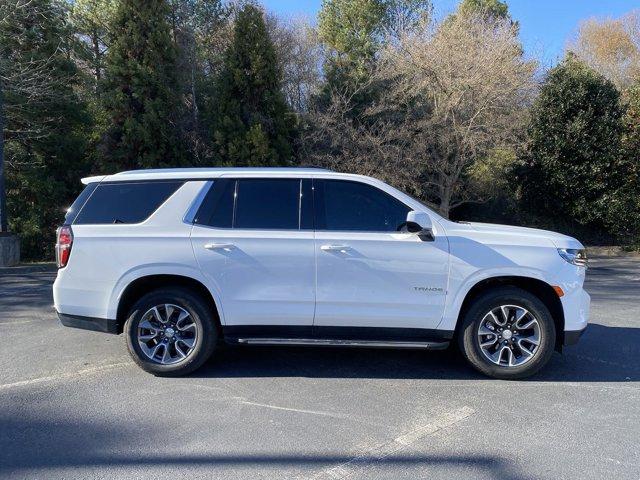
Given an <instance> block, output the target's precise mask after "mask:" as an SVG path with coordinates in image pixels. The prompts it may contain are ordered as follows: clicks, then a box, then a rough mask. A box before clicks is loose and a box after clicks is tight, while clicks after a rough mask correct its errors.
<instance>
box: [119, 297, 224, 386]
mask: <svg viewBox="0 0 640 480" xmlns="http://www.w3.org/2000/svg"><path fill="white" fill-rule="evenodd" d="M213 315H214V312H211V309H210V308H209V306H208V305H207V303H206V302H204V301H203V300H202V299H201V298H200V297H199V296H198V295H195V294H193V293H191V292H190V291H188V290H186V289H182V288H163V289H159V290H155V291H152V292H150V293H148V294H146V295H144V296H143V297H142V298H140V300H138V301H137V302H136V304H135V305H134V306H133V308H132V309H131V311H130V313H129V316H128V319H127V322H126V324H125V328H124V330H125V334H126V338H127V347H128V349H129V353H130V354H131V357H132V358H133V360H134V361H135V362H136V363H137V364H138V365H139V366H140V367H141V368H142V369H143V370H146V371H147V372H150V373H153V374H154V375H157V376H181V375H186V374H188V373H191V372H193V371H194V370H196V369H197V368H199V367H200V366H201V365H202V364H203V363H204V362H206V361H207V359H208V358H209V357H210V356H211V354H212V353H213V350H214V348H215V345H216V341H217V334H216V328H215V325H214V323H213Z"/></svg>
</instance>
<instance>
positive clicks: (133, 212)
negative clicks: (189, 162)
mask: <svg viewBox="0 0 640 480" xmlns="http://www.w3.org/2000/svg"><path fill="white" fill-rule="evenodd" d="M182 184H183V182H174V181H168V182H117V183H101V184H99V185H98V186H97V187H95V190H94V191H93V193H91V195H90V196H89V198H88V199H87V200H86V201H85V202H84V205H83V206H82V207H81V208H80V211H79V212H78V213H77V215H76V216H75V220H74V221H73V223H74V224H76V225H89V224H90V225H100V224H122V223H124V224H131V223H140V222H144V221H145V220H146V219H147V218H149V217H150V216H151V214H152V213H153V212H155V211H156V210H157V209H158V207H160V205H162V204H163V203H164V202H165V200H167V198H169V197H170V196H171V195H172V194H173V193H174V192H175V191H176V190H177V189H178V188H180V186H181V185H182ZM83 193H84V192H83Z"/></svg>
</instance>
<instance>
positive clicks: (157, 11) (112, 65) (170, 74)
mask: <svg viewBox="0 0 640 480" xmlns="http://www.w3.org/2000/svg"><path fill="white" fill-rule="evenodd" d="M168 17H169V9H168V5H167V3H166V0H122V1H121V3H120V5H119V7H118V10H117V12H116V15H115V20H114V23H113V37H114V38H113V43H112V45H111V47H110V49H109V52H108V56H107V68H106V74H105V75H106V84H105V89H104V103H105V109H106V112H107V116H108V118H109V119H110V122H111V126H110V129H109V131H108V133H107V135H106V138H105V141H104V144H103V150H104V156H105V162H104V165H103V169H104V170H105V171H117V170H126V169H133V168H149V167H162V166H176V165H181V164H183V163H184V162H185V158H184V150H183V148H182V144H181V141H180V136H179V132H178V130H177V128H176V121H177V118H179V116H180V108H181V104H180V96H179V95H178V91H179V88H178V81H177V72H176V58H177V57H176V47H175V44H174V42H173V40H172V38H171V33H170V32H171V31H170V28H169V24H168V22H167V19H168Z"/></svg>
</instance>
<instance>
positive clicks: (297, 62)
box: [266, 15, 322, 112]
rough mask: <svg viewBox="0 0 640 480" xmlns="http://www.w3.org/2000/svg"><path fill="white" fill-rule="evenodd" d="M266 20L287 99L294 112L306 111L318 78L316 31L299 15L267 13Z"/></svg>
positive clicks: (320, 66) (319, 79)
mask: <svg viewBox="0 0 640 480" xmlns="http://www.w3.org/2000/svg"><path fill="white" fill-rule="evenodd" d="M266 20H267V27H268V28H269V34H270V35H271V38H272V39H273V43H274V45H275V47H276V52H277V55H278V61H279V62H280V68H281V71H282V88H283V93H284V95H285V98H286V100H287V103H288V104H289V106H290V107H291V108H292V109H293V110H294V111H296V112H306V111H307V110H308V108H309V106H310V100H311V98H312V96H313V95H314V94H315V93H316V92H317V91H318V89H319V88H320V82H321V78H322V72H321V68H322V48H321V46H320V41H319V39H318V34H317V32H316V30H315V29H314V28H313V27H312V26H311V25H310V23H309V22H308V21H307V20H306V19H305V18H302V17H300V18H295V19H293V20H283V19H281V18H278V17H276V16H274V15H267V19H266Z"/></svg>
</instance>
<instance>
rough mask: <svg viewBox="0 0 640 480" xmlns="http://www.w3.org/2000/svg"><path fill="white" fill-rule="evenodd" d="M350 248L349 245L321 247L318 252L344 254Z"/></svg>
mask: <svg viewBox="0 0 640 480" xmlns="http://www.w3.org/2000/svg"><path fill="white" fill-rule="evenodd" d="M350 248H351V247H350V246H349V245H322V246H321V247H320V250H322V251H323V252H342V253H346V252H347V250H349V249H350Z"/></svg>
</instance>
